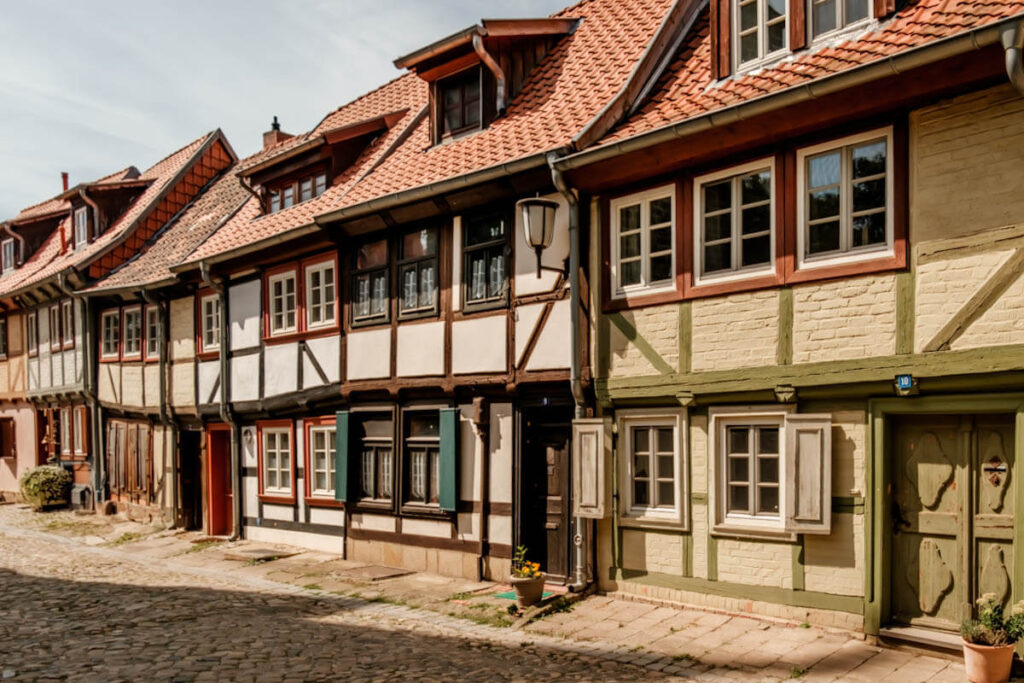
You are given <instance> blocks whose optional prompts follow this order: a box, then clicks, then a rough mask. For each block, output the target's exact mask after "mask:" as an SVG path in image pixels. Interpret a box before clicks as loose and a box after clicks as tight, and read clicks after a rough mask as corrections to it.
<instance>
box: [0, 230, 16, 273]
mask: <svg viewBox="0 0 1024 683" xmlns="http://www.w3.org/2000/svg"><path fill="white" fill-rule="evenodd" d="M16 248H17V247H16V245H15V243H14V238H13V237H8V238H6V239H4V240H0V271H2V273H3V274H4V275H6V274H8V273H13V272H14V270H15V269H16V268H17V267H18V265H17V255H16V252H15V249H16ZM8 251H9V252H10V253H8Z"/></svg>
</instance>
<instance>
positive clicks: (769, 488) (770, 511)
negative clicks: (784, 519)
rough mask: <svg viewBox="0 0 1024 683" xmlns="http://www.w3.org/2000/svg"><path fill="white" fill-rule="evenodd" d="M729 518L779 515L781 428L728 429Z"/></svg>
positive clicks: (726, 476)
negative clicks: (731, 516) (732, 516)
mask: <svg viewBox="0 0 1024 683" xmlns="http://www.w3.org/2000/svg"><path fill="white" fill-rule="evenodd" d="M725 447H726V468H725V478H726V499H725V511H726V515H743V516H746V517H769V518H772V519H776V518H778V516H779V470H780V468H779V426H778V425H731V426H729V427H727V428H726V438H725Z"/></svg>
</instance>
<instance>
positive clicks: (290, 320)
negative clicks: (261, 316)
mask: <svg viewBox="0 0 1024 683" xmlns="http://www.w3.org/2000/svg"><path fill="white" fill-rule="evenodd" d="M267 284H268V286H269V287H270V334H272V335H275V334H287V333H289V332H295V331H297V330H298V326H297V322H296V311H297V310H298V307H297V304H296V298H295V271H294V270H290V271H288V272H286V273H278V274H277V275H271V276H270V277H269V278H268V279H267Z"/></svg>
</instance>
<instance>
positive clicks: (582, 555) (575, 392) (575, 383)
mask: <svg viewBox="0 0 1024 683" xmlns="http://www.w3.org/2000/svg"><path fill="white" fill-rule="evenodd" d="M557 158H558V155H557V154H549V155H548V166H549V167H550V168H551V180H552V182H553V183H554V184H555V188H557V189H558V191H559V192H560V193H561V194H562V196H563V197H565V201H566V202H568V204H569V322H570V325H569V329H570V335H569V336H570V343H571V344H572V349H571V353H572V356H571V364H570V366H569V385H570V388H571V390H572V398H573V403H575V406H576V408H575V412H574V415H575V417H576V418H577V419H579V418H581V417H584V415H585V405H584V400H585V399H584V396H583V380H582V379H581V371H580V338H581V337H582V335H581V334H580V203H579V198H578V197H577V196H576V195H575V193H573V191H572V189H571V188H570V187H569V185H568V184H567V183H566V182H565V177H564V176H563V175H562V172H561V171H559V170H558V169H557V168H555V160H556V159H557ZM573 526H574V527H575V529H576V534H575V537H574V538H573V545H574V546H575V547H576V581H575V583H573V584H572V585H570V586H569V590H571V591H573V592H574V593H577V592H580V591H583V590H585V589H586V587H587V585H588V580H587V572H586V567H585V565H586V557H587V554H586V551H585V549H584V545H585V543H586V540H587V534H586V531H587V530H586V529H585V528H584V521H583V518H581V517H575V518H574V520H573Z"/></svg>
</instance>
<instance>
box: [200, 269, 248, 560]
mask: <svg viewBox="0 0 1024 683" xmlns="http://www.w3.org/2000/svg"><path fill="white" fill-rule="evenodd" d="M199 275H200V277H202V279H203V282H204V283H205V284H206V286H207V287H209V288H210V289H212V290H213V291H215V292H217V296H218V297H219V299H220V347H219V349H218V351H217V357H218V359H219V361H220V419H221V420H223V421H224V422H225V423H227V424H228V425H230V426H231V447H230V450H231V452H230V457H231V517H232V520H231V527H232V528H231V538H230V539H229V540H231V541H235V540H238V539H239V538H241V537H242V519H241V515H242V499H241V488H242V487H241V486H239V475H240V473H241V468H240V467H239V461H240V458H241V456H240V454H239V449H238V446H239V442H240V441H241V439H239V433H238V431H239V427H238V423H237V422H236V421H235V416H234V415H233V414H232V412H231V406H230V405H228V396H229V394H228V390H229V382H230V377H229V375H228V354H227V349H228V288H227V287H225V286H224V282H223V281H219V280H214V279H213V278H212V277H211V276H210V264H209V263H208V262H207V261H200V262H199Z"/></svg>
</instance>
